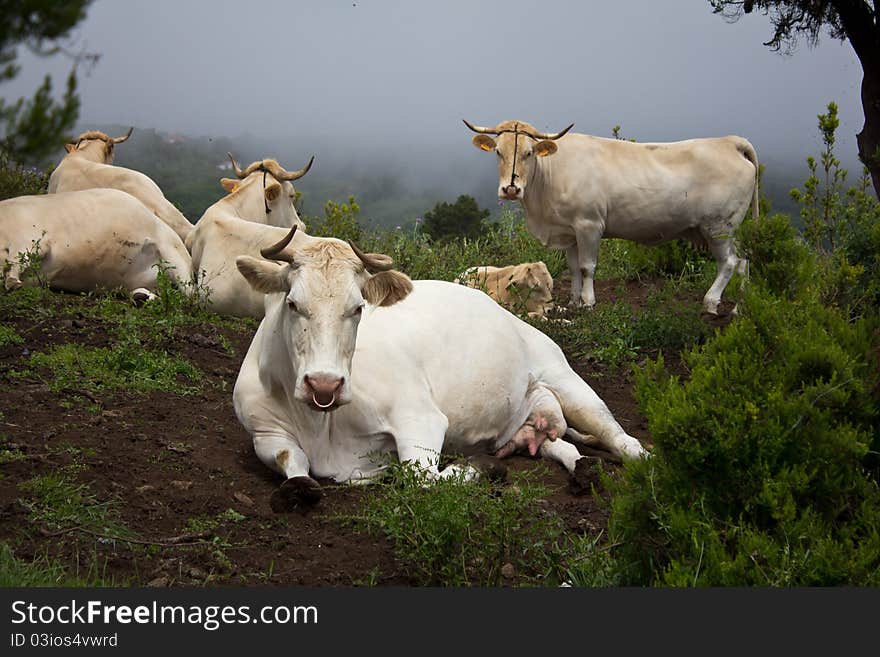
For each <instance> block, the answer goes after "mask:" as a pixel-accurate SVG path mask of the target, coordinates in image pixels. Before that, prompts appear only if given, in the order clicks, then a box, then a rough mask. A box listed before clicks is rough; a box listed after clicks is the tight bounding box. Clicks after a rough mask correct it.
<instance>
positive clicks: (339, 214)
mask: <svg viewBox="0 0 880 657" xmlns="http://www.w3.org/2000/svg"><path fill="white" fill-rule="evenodd" d="M360 211H361V208H360V206H359V205H358V204H357V202H356V201H355V200H354V196H349V197H348V203H337V202H335V201H327V202H326V203H325V204H324V216H323V217H322V218H319V217H305V218H304V219H305V224H306V226H307V227H308V233H309V235H314V236H315V237H335V238H337V239H340V240H351V241H353V242H355V243H356V244H357V245H358V246H360V245H361V242H363V239H364V229H363V228H362V227H361V225H360V223H359V222H358V214H359V213H360Z"/></svg>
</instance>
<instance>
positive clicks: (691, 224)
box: [465, 121, 758, 314]
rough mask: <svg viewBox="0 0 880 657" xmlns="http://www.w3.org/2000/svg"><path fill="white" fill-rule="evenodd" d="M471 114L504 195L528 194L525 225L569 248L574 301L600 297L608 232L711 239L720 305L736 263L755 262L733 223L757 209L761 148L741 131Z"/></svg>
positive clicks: (743, 266)
mask: <svg viewBox="0 0 880 657" xmlns="http://www.w3.org/2000/svg"><path fill="white" fill-rule="evenodd" d="M465 124H466V125H467V126H468V128H470V129H471V130H473V131H474V132H477V133H479V134H477V135H476V136H475V137H474V138H473V143H474V145H475V146H476V147H477V148H479V149H480V150H483V151H489V152H493V151H494V152H495V153H496V157H497V160H498V179H499V182H498V196H499V197H500V198H502V199H507V200H511V201H520V202H521V203H522V205H523V208H524V209H525V214H526V226H527V227H528V229H529V232H531V233H532V234H533V235H534V236H535V237H537V238H538V239H539V240H540V241H541V243H542V244H544V246H549V247H551V248H555V249H564V250H565V252H566V256H567V258H568V267H569V270H570V271H571V296H572V303H573V304H574V305H578V306H580V305H583V306H587V307H592V306H593V305H594V304H595V303H596V297H595V294H594V291H593V274H594V272H595V270H596V259H597V257H598V254H599V241H600V240H601V238H603V237H618V238H622V239H627V240H632V241H634V242H641V243H643V244H659V243H661V242H665V241H668V240H674V239H681V238H684V239H688V240H691V241H693V242H694V243H696V244H698V245H701V246H702V245H705V246H708V247H709V249H710V250H711V251H712V255H713V256H714V257H715V262H716V264H717V266H718V273H717V276H716V277H715V281H714V282H713V283H712V287H710V288H709V290H708V291H707V292H706V294H705V296H704V297H703V307H704V309H705V310H706V312H708V313H711V314H717V312H718V304H719V302H720V301H721V294H722V293H723V292H724V288H725V287H726V286H727V283H728V282H729V281H730V278H731V276H732V275H733V272H734V271H735V270H737V269H738V270H739V271H740V272H741V273H746V272H747V261H746V260H744V259H741V258H740V257H739V256H738V255H737V253H736V248H735V246H736V245H735V243H734V237H733V234H734V231H735V230H736V228H737V226H739V224H740V223H741V222H742V220H743V218H744V217H745V215H746V214H747V212H748V210H749V206H750V205H751V208H752V214H753V216H754V217H755V218H757V216H758V156H757V155H756V154H755V149H754V147H753V146H752V144H750V143H749V142H748V140H746V139H744V138H742V137H737V136H733V135H731V136H727V137H717V138H706V139H688V140H686V141H675V142H665V143H634V142H630V141H624V140H619V139H605V138H603V137H594V136H592V135H584V134H576V133H569V132H568V131H569V130H570V129H571V128H572V126H573V125H574V124H572V125H570V126H568V128H566V129H565V130H562V131H561V132H557V133H555V134H547V133H543V132H538V131H537V130H536V129H535V128H534V126H532V125H530V124H528V123H525V122H524V121H504V122H502V123H499V124H498V125H497V126H495V127H494V128H485V127H479V126H475V125H471V124H470V123H468V122H467V121H465Z"/></svg>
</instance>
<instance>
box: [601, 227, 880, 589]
mask: <svg viewBox="0 0 880 657" xmlns="http://www.w3.org/2000/svg"><path fill="white" fill-rule="evenodd" d="M741 235H742V241H743V247H744V248H745V250H746V253H747V254H748V256H749V257H750V258H751V261H752V285H751V286H750V287H749V289H748V290H747V291H746V293H745V297H744V301H743V303H742V304H741V313H742V315H741V316H740V317H739V318H737V319H736V320H735V321H734V322H733V323H732V324H730V326H729V327H728V328H726V329H725V330H724V331H723V332H719V333H718V334H717V335H716V336H715V337H714V338H713V339H712V340H710V341H708V342H707V343H706V344H705V345H704V346H702V347H699V348H697V349H694V350H692V351H691V352H690V353H689V354H687V356H686V362H687V365H688V367H689V370H690V378H689V379H688V380H686V381H680V380H679V379H678V378H677V377H670V376H669V375H668V374H666V371H665V368H664V366H663V360H662V359H658V360H657V361H656V362H654V363H653V364H649V365H648V366H647V367H644V368H642V369H640V370H639V371H637V386H636V392H637V396H638V399H639V403H640V405H641V406H642V408H643V409H644V411H645V413H646V415H647V417H648V422H649V427H650V430H651V435H652V437H653V440H654V446H655V448H654V454H653V457H652V458H651V459H649V460H647V461H645V462H641V463H636V464H632V466H631V467H628V468H627V470H626V476H625V477H624V478H623V479H622V480H620V482H618V483H615V482H611V483H610V485H611V486H612V487H613V488H614V490H615V495H614V502H613V510H612V516H611V522H610V528H611V532H612V539H611V540H612V541H613V542H615V543H619V544H620V547H619V548H618V549H617V550H616V551H615V563H616V567H617V569H618V572H619V573H620V575H621V577H622V580H623V581H626V582H629V583H640V584H652V583H653V584H663V585H774V586H776V585H839V584H854V585H866V584H874V585H876V584H880V514H878V513H877V508H880V489H878V486H877V479H878V471H877V462H876V454H877V452H878V450H880V439H878V431H877V428H876V427H877V426H878V424H880V400H878V398H877V396H876V389H877V388H876V387H877V385H878V363H877V360H876V358H875V357H874V356H873V355H872V354H874V353H875V352H876V345H877V336H878V335H880V316H878V314H877V313H876V312H875V313H873V314H868V315H866V316H864V317H862V318H860V319H857V320H855V321H850V319H849V317H848V316H847V315H846V314H845V313H842V312H840V311H839V310H838V309H837V308H835V307H833V306H832V307H829V306H826V305H825V304H824V291H825V285H824V284H823V282H822V279H821V277H819V280H817V277H816V276H815V275H814V272H816V271H817V270H818V267H819V264H820V259H821V258H822V257H823V256H822V254H817V253H814V252H813V251H812V250H810V249H809V248H808V247H807V246H806V244H805V243H804V242H803V241H801V240H800V238H799V237H798V236H797V235H796V233H795V232H794V230H793V229H792V227H791V225H790V222H789V221H788V220H787V218H786V217H780V216H776V217H771V218H768V219H766V220H764V221H762V222H760V223H758V224H751V225H750V226H748V227H745V226H744V230H743V232H742V233H741Z"/></svg>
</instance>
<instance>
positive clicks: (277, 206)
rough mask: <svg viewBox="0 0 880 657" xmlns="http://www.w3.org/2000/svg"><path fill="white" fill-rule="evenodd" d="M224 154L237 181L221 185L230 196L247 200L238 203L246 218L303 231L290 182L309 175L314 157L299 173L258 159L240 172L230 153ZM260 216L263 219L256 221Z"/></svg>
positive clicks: (227, 181)
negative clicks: (295, 227) (227, 157)
mask: <svg viewBox="0 0 880 657" xmlns="http://www.w3.org/2000/svg"><path fill="white" fill-rule="evenodd" d="M227 155H228V156H229V159H230V161H231V162H232V170H233V171H234V172H235V175H236V178H221V179H220V184H221V185H222V186H223V189H225V190H226V191H227V192H229V193H230V194H234V193H238V194H240V195H241V196H246V197H247V198H245V199H242V200H241V204H242V205H243V206H245V207H243V208H242V213H243V214H244V217H245V218H246V219H249V220H251V221H259V223H265V224H267V225H269V226H278V227H279V228H290V227H292V226H299V227H300V228H305V225H304V224H303V222H302V220H301V219H300V218H299V214H297V211H296V207H294V201H295V199H296V190H295V189H294V188H293V184H292V183H293V181H294V180H298V179H299V178H302V177H303V176H304V175H306V174H307V173H308V172H309V169H310V168H311V167H312V162H314V161H315V157H314V155H313V156H312V158H311V159H310V160H309V162H308V164H306V165H305V166H304V167H303V168H302V169H299V170H298V171H285V169H284V167H282V166H281V165H280V164H278V162H277V161H275V160H271V159H265V160H258V161H256V162H253V163H252V164H251V165H250V166H248V167H247V168H246V169H244V170H242V169H241V168H239V166H238V164H237V163H236V162H235V158H234V157H232V153H227ZM257 197H259V200H258V199H257ZM260 216H262V217H264V219H263V220H260V219H258V217H260Z"/></svg>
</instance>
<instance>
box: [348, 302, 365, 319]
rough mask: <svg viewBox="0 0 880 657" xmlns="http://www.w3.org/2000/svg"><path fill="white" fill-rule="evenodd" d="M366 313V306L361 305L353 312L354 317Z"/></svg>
mask: <svg viewBox="0 0 880 657" xmlns="http://www.w3.org/2000/svg"><path fill="white" fill-rule="evenodd" d="M363 312H364V304H361V305H359V306H358V307H357V308H355V309H354V310H352V311H351V316H352V317H360V316H361V313H363Z"/></svg>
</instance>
